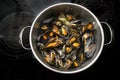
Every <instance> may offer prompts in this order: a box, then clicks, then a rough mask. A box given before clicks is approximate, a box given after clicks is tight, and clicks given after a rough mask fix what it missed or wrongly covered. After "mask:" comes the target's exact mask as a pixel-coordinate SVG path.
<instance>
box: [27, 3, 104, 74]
mask: <svg viewBox="0 0 120 80" xmlns="http://www.w3.org/2000/svg"><path fill="white" fill-rule="evenodd" d="M61 12H63V13H66V14H67V13H68V14H69V13H71V14H72V15H73V16H76V17H79V18H80V19H82V21H83V22H84V23H88V22H94V26H95V27H94V28H95V29H96V34H95V39H96V44H97V49H96V51H95V54H94V56H93V57H92V58H91V59H90V60H88V61H86V62H85V63H84V64H83V65H82V66H80V67H78V68H76V69H71V70H62V69H58V68H56V67H53V66H50V65H49V64H47V63H46V62H45V61H44V60H43V58H42V57H41V54H40V52H39V50H38V49H37V47H36V38H37V36H38V35H40V34H39V30H38V29H37V28H36V27H35V23H37V22H42V21H43V20H44V19H46V18H48V17H50V16H52V15H53V14H54V15H59V14H60V13H61ZM29 37H30V47H31V49H32V52H33V54H34V56H35V58H36V59H37V60H38V61H39V62H40V63H41V64H42V65H43V66H45V67H46V68H48V69H50V70H52V71H55V72H58V73H66V74H70V73H77V72H81V71H83V70H85V69H87V68H88V67H90V66H91V65H93V63H95V61H96V60H97V59H98V57H99V56H100V54H101V51H102V49H103V45H104V32H103V28H102V26H101V23H100V21H99V20H98V19H97V17H96V16H95V15H94V14H93V13H92V12H91V11H90V10H88V9H87V8H85V7H83V6H81V5H78V4H73V3H58V4H54V5H52V6H49V7H48V8H46V9H44V10H43V11H42V12H40V13H39V14H38V16H37V17H36V18H35V20H34V22H33V24H32V26H31V30H30V35H29Z"/></svg>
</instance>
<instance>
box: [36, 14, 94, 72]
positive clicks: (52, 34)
mask: <svg viewBox="0 0 120 80" xmlns="http://www.w3.org/2000/svg"><path fill="white" fill-rule="evenodd" d="M38 24H39V30H40V35H39V36H38V37H37V41H36V44H37V48H38V50H39V51H40V54H41V56H42V57H43V59H44V60H45V62H47V63H48V64H50V65H51V66H54V67H57V68H60V69H65V70H66V69H74V68H77V67H79V66H81V65H82V64H83V63H84V62H85V61H87V60H88V59H90V58H92V56H93V55H94V52H95V50H96V44H95V29H94V25H93V22H88V23H87V24H83V22H82V21H81V20H80V19H77V18H75V17H73V16H72V15H70V14H66V15H65V14H63V13H61V14H60V15H58V16H57V17H50V18H48V19H45V20H44V21H43V22H42V23H38Z"/></svg>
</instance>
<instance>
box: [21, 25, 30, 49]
mask: <svg viewBox="0 0 120 80" xmlns="http://www.w3.org/2000/svg"><path fill="white" fill-rule="evenodd" d="M30 27H31V26H26V27H24V28H23V29H22V30H21V32H20V34H19V38H20V40H19V43H20V44H21V46H22V47H23V48H24V49H26V50H31V48H27V47H25V46H24V44H23V32H24V31H25V29H27V28H30Z"/></svg>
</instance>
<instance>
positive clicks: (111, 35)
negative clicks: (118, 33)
mask: <svg viewBox="0 0 120 80" xmlns="http://www.w3.org/2000/svg"><path fill="white" fill-rule="evenodd" d="M100 23H101V24H105V25H107V27H108V29H109V31H110V40H109V42H107V43H104V45H109V44H111V42H112V38H113V32H112V29H111V27H110V25H109V24H108V23H106V22H100Z"/></svg>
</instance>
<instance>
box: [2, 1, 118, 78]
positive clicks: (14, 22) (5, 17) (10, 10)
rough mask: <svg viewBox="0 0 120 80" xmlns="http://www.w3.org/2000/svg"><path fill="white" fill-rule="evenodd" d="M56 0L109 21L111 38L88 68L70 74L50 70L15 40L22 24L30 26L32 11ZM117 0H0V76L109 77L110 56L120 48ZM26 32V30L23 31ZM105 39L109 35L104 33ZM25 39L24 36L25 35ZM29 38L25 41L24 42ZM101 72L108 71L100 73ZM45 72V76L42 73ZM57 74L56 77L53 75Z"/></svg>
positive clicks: (38, 9)
mask: <svg viewBox="0 0 120 80" xmlns="http://www.w3.org/2000/svg"><path fill="white" fill-rule="evenodd" d="M60 2H70V3H76V4H80V5H83V6H85V7H87V8H88V9H90V10H91V11H92V12H93V13H94V14H95V15H96V16H97V17H98V19H99V20H100V21H105V22H107V23H108V24H110V25H111V28H112V30H113V32H114V35H113V41H112V43H111V44H110V45H108V46H104V48H103V51H102V54H101V56H100V58H99V59H98V60H97V62H96V63H95V64H94V65H93V66H91V67H90V68H89V69H87V70H85V71H83V72H80V73H77V74H72V75H63V74H58V73H55V72H52V71H50V70H48V69H46V68H44V67H43V66H42V65H41V64H39V63H38V62H37V61H36V59H35V58H34V56H33V55H32V52H31V51H30V50H25V49H23V48H22V47H21V45H20V43H19V33H20V31H21V29H22V28H23V27H25V26H30V25H31V24H32V21H33V20H34V18H35V17H36V15H37V14H38V13H39V12H40V11H41V10H43V9H44V8H46V7H48V6H50V5H52V4H55V3H60ZM119 5H120V1H119V0H114V1H113V0H0V64H1V65H0V72H1V73H2V75H0V78H2V79H0V80H9V79H10V80H27V79H31V78H34V80H37V79H40V80H41V79H56V78H58V77H59V79H60V80H64V79H65V80H75V79H77V80H80V79H86V78H88V79H98V78H104V77H110V76H111V77H112V75H113V73H109V72H110V71H115V70H114V68H113V67H114V61H115V59H114V57H116V56H117V53H118V52H117V49H119V48H120V46H119V45H120V41H119V40H120V37H119V33H118V32H119V23H120V15H119V14H120V9H119ZM27 34H29V33H27ZM105 37H106V38H105V40H106V41H105V42H107V41H108V39H109V38H110V37H108V35H107V34H106V36H105ZM25 41H28V37H27V36H26V37H25ZM28 43H29V42H27V44H28ZM100 73H105V74H108V75H103V74H100ZM45 76H46V77H45ZM57 76H58V77H57Z"/></svg>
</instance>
